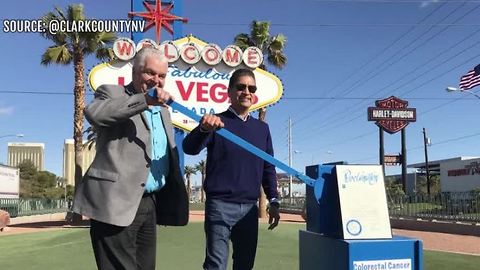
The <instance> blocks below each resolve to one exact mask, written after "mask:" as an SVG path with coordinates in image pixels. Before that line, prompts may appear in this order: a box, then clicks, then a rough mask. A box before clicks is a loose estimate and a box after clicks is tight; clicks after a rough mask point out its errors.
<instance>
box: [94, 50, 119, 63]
mask: <svg viewBox="0 0 480 270" xmlns="http://www.w3.org/2000/svg"><path fill="white" fill-rule="evenodd" d="M95 56H96V57H97V59H99V60H102V61H111V60H113V58H114V57H115V56H114V54H113V49H112V48H106V47H105V48H100V49H97V51H96V54H95Z"/></svg>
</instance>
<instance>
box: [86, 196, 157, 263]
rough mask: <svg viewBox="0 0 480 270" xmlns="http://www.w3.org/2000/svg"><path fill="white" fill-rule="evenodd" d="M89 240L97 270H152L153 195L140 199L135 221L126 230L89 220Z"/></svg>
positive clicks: (154, 223) (153, 242)
mask: <svg viewBox="0 0 480 270" xmlns="http://www.w3.org/2000/svg"><path fill="white" fill-rule="evenodd" d="M90 237H91V240H92V246H93V252H94V253H95V261H96V263H97V267H98V269H99V270H154V269H155V259H156V258H155V256H156V239H157V233H156V216H155V202H154V196H153V195H151V194H146V195H144V196H143V198H142V200H141V202H140V205H139V207H138V210H137V214H136V215H135V219H134V220H133V222H132V224H130V225H129V226H127V227H119V226H115V225H111V224H107V223H103V222H99V221H96V220H91V221H90Z"/></svg>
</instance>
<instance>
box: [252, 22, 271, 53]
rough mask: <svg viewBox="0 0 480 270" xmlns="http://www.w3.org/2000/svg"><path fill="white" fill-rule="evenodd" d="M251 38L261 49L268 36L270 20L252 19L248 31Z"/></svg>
mask: <svg viewBox="0 0 480 270" xmlns="http://www.w3.org/2000/svg"><path fill="white" fill-rule="evenodd" d="M250 37H251V39H253V41H254V42H255V45H256V46H257V47H258V48H259V49H260V50H262V51H263V49H264V48H265V46H266V43H267V41H268V39H269V38H270V22H267V21H253V22H252V27H251V33H250Z"/></svg>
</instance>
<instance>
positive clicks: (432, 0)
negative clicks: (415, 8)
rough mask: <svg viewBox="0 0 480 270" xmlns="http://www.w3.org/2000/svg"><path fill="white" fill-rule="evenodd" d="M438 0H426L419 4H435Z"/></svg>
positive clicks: (425, 5)
mask: <svg viewBox="0 0 480 270" xmlns="http://www.w3.org/2000/svg"><path fill="white" fill-rule="evenodd" d="M438 2H440V0H426V1H423V2H422V3H421V4H420V8H424V7H428V6H429V5H430V4H435V3H438Z"/></svg>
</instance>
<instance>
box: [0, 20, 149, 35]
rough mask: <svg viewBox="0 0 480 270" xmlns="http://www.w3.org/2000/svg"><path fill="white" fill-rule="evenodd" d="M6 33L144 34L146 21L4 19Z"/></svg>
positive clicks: (3, 24)
mask: <svg viewBox="0 0 480 270" xmlns="http://www.w3.org/2000/svg"><path fill="white" fill-rule="evenodd" d="M2 26H3V32H4V33H48V34H51V35H55V34H56V33H59V32H62V33H87V32H117V33H121V32H143V30H144V28H145V21H144V20H81V21H67V20H49V21H43V20H41V19H37V20H28V19H4V20H3V22H2Z"/></svg>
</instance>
